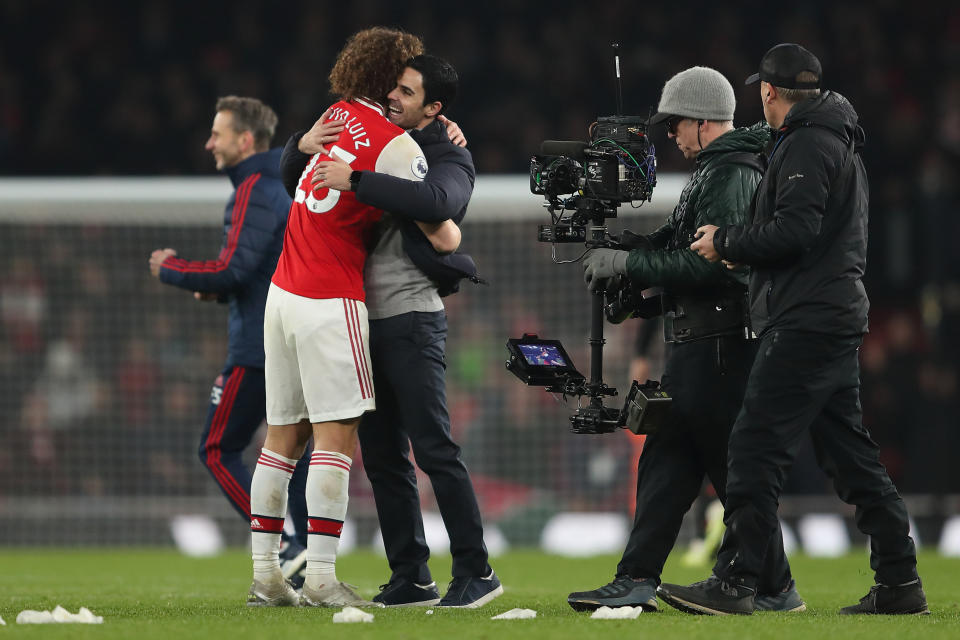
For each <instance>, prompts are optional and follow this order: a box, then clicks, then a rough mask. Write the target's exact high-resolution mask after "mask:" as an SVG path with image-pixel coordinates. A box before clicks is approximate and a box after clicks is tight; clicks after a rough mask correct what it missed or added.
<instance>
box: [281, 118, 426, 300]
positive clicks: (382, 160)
mask: <svg viewBox="0 0 960 640" xmlns="http://www.w3.org/2000/svg"><path fill="white" fill-rule="evenodd" d="M332 113H333V115H332V116H331V118H336V119H343V120H346V121H347V122H346V125H345V128H344V130H343V131H342V132H341V133H340V137H339V139H338V140H337V141H336V142H335V143H333V144H332V145H330V148H329V153H328V154H321V153H318V154H315V155H314V156H312V157H311V158H310V161H309V163H308V164H307V166H306V168H305V169H304V171H303V173H302V174H301V176H300V181H299V183H298V184H297V191H296V194H295V196H294V201H293V204H292V205H291V207H290V216H289V219H288V221H287V232H286V236H285V237H284V243H283V253H282V254H281V255H280V262H279V264H278V265H277V271H276V273H274V276H273V283H274V284H276V285H277V286H278V287H280V288H281V289H284V290H285V291H288V292H290V293H293V294H296V295H299V296H303V297H306V298H318V299H319V298H349V299H353V300H360V301H363V300H364V292H363V265H364V262H365V260H366V256H367V253H368V249H369V246H370V244H371V241H372V238H371V234H372V231H373V226H374V224H375V223H376V222H377V221H378V220H379V219H380V216H381V215H382V211H381V210H379V209H376V208H374V207H371V206H369V205H366V204H363V203H361V202H359V201H358V200H357V199H356V196H355V194H354V193H353V192H351V191H337V190H336V189H313V188H311V178H312V177H313V172H314V170H315V169H316V165H317V163H318V162H320V161H321V160H327V159H331V158H339V159H340V160H342V161H344V162H346V163H347V164H348V165H350V167H351V168H352V169H354V170H357V171H364V170H366V171H377V172H379V173H386V174H389V175H393V176H397V177H400V178H406V179H409V180H422V179H423V175H425V173H426V160H425V159H424V157H423V153H422V152H421V150H420V147H419V146H418V145H417V143H416V142H414V141H413V138H411V137H410V136H409V135H408V134H407V133H405V132H404V131H403V130H402V129H400V128H399V127H397V126H396V125H393V124H391V123H390V121H388V120H387V119H386V118H385V117H384V115H383V109H382V108H381V107H380V106H379V105H377V104H375V103H371V102H368V101H366V100H362V99H357V100H352V101H350V102H338V103H337V104H335V105H334V106H333V107H332Z"/></svg>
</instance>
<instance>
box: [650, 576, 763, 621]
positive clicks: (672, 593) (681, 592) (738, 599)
mask: <svg viewBox="0 0 960 640" xmlns="http://www.w3.org/2000/svg"><path fill="white" fill-rule="evenodd" d="M657 595H658V596H660V599H661V600H663V601H664V602H666V603H667V604H669V605H670V606H671V607H674V608H676V609H680V611H685V612H686V613H694V614H699V615H710V616H723V615H728V614H731V613H735V614H740V615H750V614H752V613H753V600H754V596H755V595H756V592H755V591H754V590H753V589H751V588H750V587H746V586H744V585H737V584H730V583H729V582H727V581H725V580H721V579H720V578H718V577H716V576H710V577H709V578H707V579H706V580H703V581H702V582H695V583H693V584H691V585H690V586H688V587H684V586H681V585H679V584H667V583H663V584H661V585H660V587H659V588H658V589H657Z"/></svg>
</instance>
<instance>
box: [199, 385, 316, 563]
mask: <svg viewBox="0 0 960 640" xmlns="http://www.w3.org/2000/svg"><path fill="white" fill-rule="evenodd" d="M266 406H267V399H266V388H265V386H264V379H263V369H257V368H254V367H243V366H228V367H226V368H225V369H224V370H223V372H222V373H221V374H220V376H219V377H218V378H217V380H216V382H214V384H213V389H212V391H211V392H210V409H209V410H208V411H207V422H206V424H205V425H204V428H203V435H202V436H201V437H200V451H199V454H200V461H201V462H203V466H205V467H206V468H207V470H208V471H209V472H210V475H212V476H213V479H214V480H215V481H216V483H217V485H218V486H219V487H220V490H221V491H223V495H225V496H226V497H227V500H229V501H230V505H231V506H232V507H233V508H234V509H235V510H236V511H237V513H239V514H240V516H241V517H242V518H243V519H244V521H246V522H247V524H249V523H250V481H251V479H252V477H253V476H252V474H251V473H250V470H249V469H248V468H247V465H245V464H244V463H243V452H244V450H245V449H246V448H247V447H248V446H249V445H250V442H251V441H252V440H253V436H254V434H255V433H256V431H257V429H258V428H259V427H260V425H261V424H262V423H263V420H264V418H266ZM309 468H310V452H309V451H306V452H304V455H303V457H302V458H301V459H300V461H299V462H298V463H297V468H296V470H295V471H294V474H293V478H291V479H290V488H289V493H288V496H287V507H288V509H289V510H290V516H291V518H292V519H293V522H294V525H295V527H296V530H297V535H296V538H297V541H298V542H299V543H300V545H301V546H306V544H307V532H306V522H307V502H306V497H305V495H304V490H305V488H306V482H307V471H308V469H309ZM283 535H284V537H286V535H287V534H286V533H284V534H283Z"/></svg>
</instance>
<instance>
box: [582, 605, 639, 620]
mask: <svg viewBox="0 0 960 640" xmlns="http://www.w3.org/2000/svg"><path fill="white" fill-rule="evenodd" d="M641 613H643V607H615V608H611V607H600V608H599V609H597V610H596V611H594V612H593V613H592V614H590V617H591V618H595V619H597V620H631V619H633V618H636V617H637V616H639V615H640V614H641Z"/></svg>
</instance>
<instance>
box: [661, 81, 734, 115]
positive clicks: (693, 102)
mask: <svg viewBox="0 0 960 640" xmlns="http://www.w3.org/2000/svg"><path fill="white" fill-rule="evenodd" d="M736 106H737V99H736V97H734V95H733V87H732V86H730V82H729V81H728V80H727V79H726V78H724V77H723V74H722V73H720V72H719V71H717V70H715V69H711V68H710V67H690V68H689V69H687V70H686V71H681V72H680V73H678V74H677V75H675V76H673V77H672V78H670V79H669V80H667V83H666V84H665V85H663V92H662V93H661V94H660V104H659V105H657V114H656V115H655V116H653V118H652V119H651V122H653V123H654V124H656V123H659V122H663V121H664V120H666V119H667V118H669V117H670V116H683V117H685V118H693V119H694V120H721V121H723V120H733V111H734V109H735V108H736Z"/></svg>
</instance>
